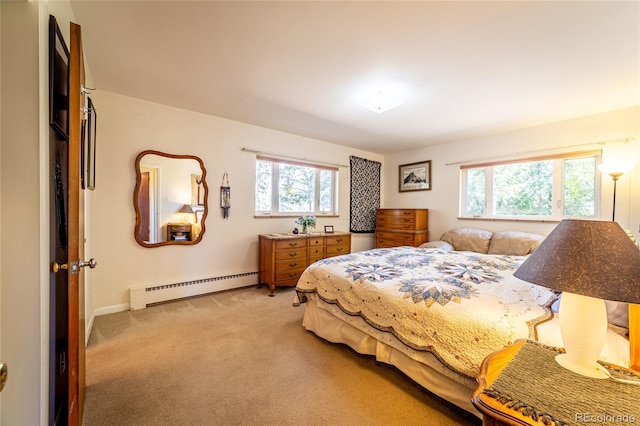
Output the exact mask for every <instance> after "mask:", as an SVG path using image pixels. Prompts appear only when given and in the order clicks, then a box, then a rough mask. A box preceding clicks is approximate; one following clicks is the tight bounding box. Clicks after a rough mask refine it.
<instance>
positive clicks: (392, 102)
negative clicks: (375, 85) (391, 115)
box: [362, 90, 402, 114]
mask: <svg viewBox="0 0 640 426" xmlns="http://www.w3.org/2000/svg"><path fill="white" fill-rule="evenodd" d="M400 104H402V102H401V101H399V100H398V99H395V98H393V97H392V96H390V95H388V94H386V93H384V92H383V91H382V90H380V91H378V92H377V93H376V94H375V95H373V96H371V97H370V98H369V99H367V100H366V101H365V102H364V103H363V105H362V106H364V107H365V108H367V109H369V110H371V111H373V112H376V113H378V114H381V113H383V112H385V111H389V110H390V109H392V108H395V107H397V106H398V105H400Z"/></svg>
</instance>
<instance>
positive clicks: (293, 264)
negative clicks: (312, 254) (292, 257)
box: [289, 262, 298, 268]
mask: <svg viewBox="0 0 640 426" xmlns="http://www.w3.org/2000/svg"><path fill="white" fill-rule="evenodd" d="M296 266H298V263H297V262H296V263H290V264H289V267H291V268H295V267H296Z"/></svg>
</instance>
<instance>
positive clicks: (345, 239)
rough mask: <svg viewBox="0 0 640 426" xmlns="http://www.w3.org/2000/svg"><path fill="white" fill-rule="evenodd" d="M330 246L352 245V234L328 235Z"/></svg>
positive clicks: (327, 239)
mask: <svg viewBox="0 0 640 426" xmlns="http://www.w3.org/2000/svg"><path fill="white" fill-rule="evenodd" d="M326 241H327V245H328V246H335V245H343V244H347V245H351V236H350V235H332V236H331V237H326Z"/></svg>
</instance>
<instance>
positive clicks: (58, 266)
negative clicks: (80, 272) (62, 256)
mask: <svg viewBox="0 0 640 426" xmlns="http://www.w3.org/2000/svg"><path fill="white" fill-rule="evenodd" d="M62 269H69V264H68V263H58V262H53V263H52V264H51V270H52V271H53V272H54V273H56V272H58V271H60V270H62Z"/></svg>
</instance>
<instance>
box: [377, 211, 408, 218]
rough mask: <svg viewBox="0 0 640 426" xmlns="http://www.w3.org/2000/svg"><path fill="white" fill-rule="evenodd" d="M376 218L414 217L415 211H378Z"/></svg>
mask: <svg viewBox="0 0 640 426" xmlns="http://www.w3.org/2000/svg"><path fill="white" fill-rule="evenodd" d="M376 217H385V218H400V217H413V218H415V217H416V210H412V209H378V211H377V212H376Z"/></svg>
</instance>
